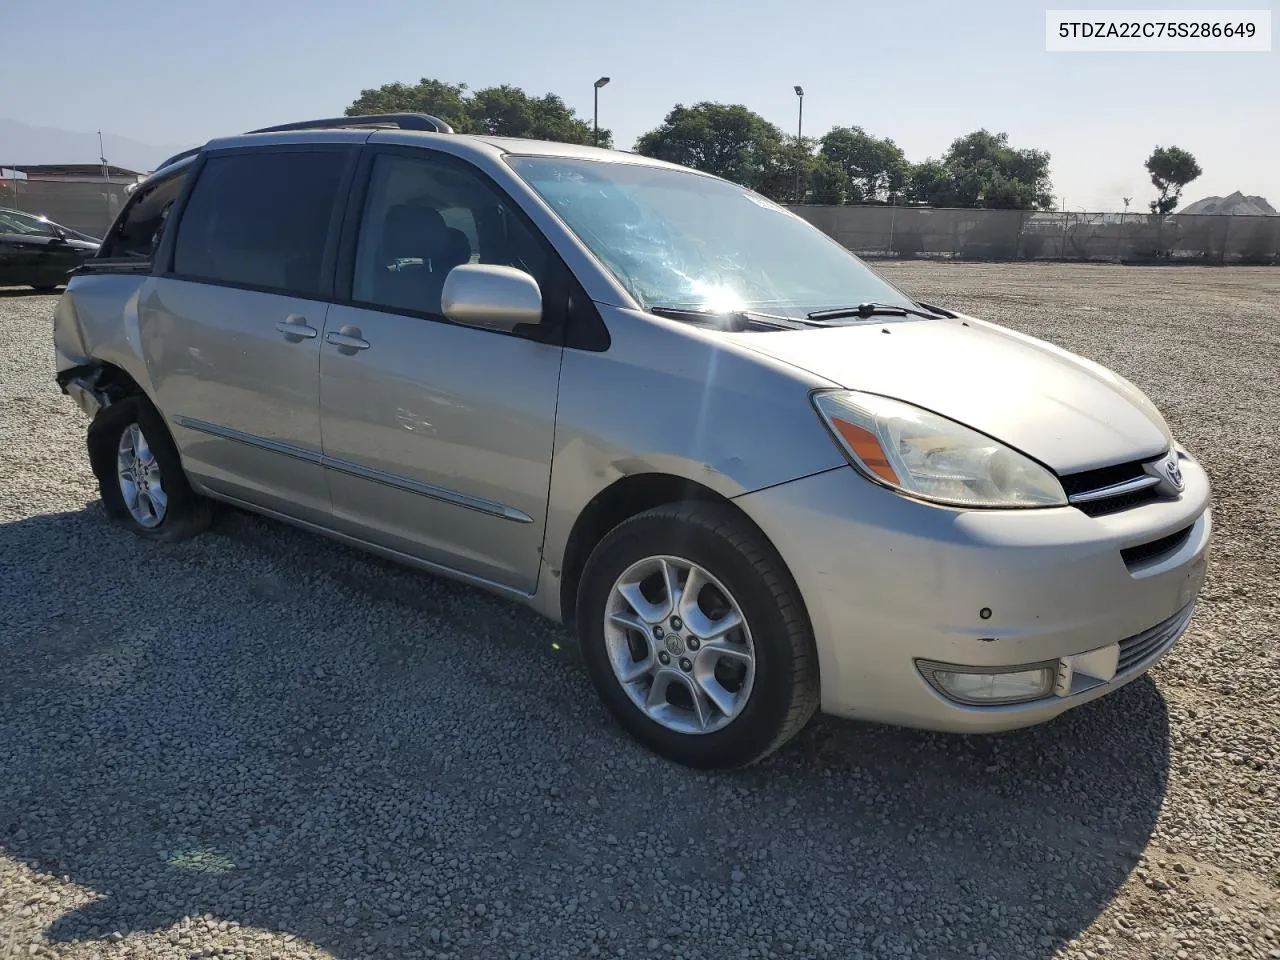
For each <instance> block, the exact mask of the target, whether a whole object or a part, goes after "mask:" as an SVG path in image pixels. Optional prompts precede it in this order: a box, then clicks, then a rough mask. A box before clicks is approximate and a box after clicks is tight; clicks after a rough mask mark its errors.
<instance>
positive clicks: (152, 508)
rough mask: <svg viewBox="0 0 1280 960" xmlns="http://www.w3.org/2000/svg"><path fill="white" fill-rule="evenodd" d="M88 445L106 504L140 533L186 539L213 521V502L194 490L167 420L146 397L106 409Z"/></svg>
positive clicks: (95, 422) (95, 423) (96, 419)
mask: <svg viewBox="0 0 1280 960" xmlns="http://www.w3.org/2000/svg"><path fill="white" fill-rule="evenodd" d="M88 446H89V463H90V464H91V465H92V467H93V472H94V475H95V476H97V478H98V490H99V492H100V493H101V495H102V504H103V506H104V507H106V510H107V513H108V514H109V515H110V516H111V517H113V518H114V519H116V520H119V521H120V522H122V523H123V524H124V525H125V526H127V527H129V528H130V529H131V530H132V531H133V532H134V533H136V534H138V535H139V536H141V537H145V538H147V539H149V540H169V541H173V540H184V539H186V538H187V537H191V536H194V535H195V534H197V533H199V532H200V531H202V530H204V529H205V528H206V527H208V526H209V521H210V518H211V513H210V509H209V502H208V501H207V500H205V499H204V498H203V497H201V496H199V495H198V494H196V492H195V491H194V490H192V489H191V485H190V484H189V483H188V482H187V476H186V473H185V472H184V471H183V469H182V460H181V458H180V457H179V456H178V449H177V447H175V446H174V444H173V440H172V438H170V436H169V431H168V429H167V428H166V427H165V424H164V420H163V419H161V417H160V414H159V413H157V412H156V409H155V407H153V406H152V405H151V404H150V403H149V402H148V401H147V400H146V398H145V397H128V398H126V399H124V400H121V401H119V402H117V403H113V404H111V405H110V406H109V407H104V408H103V409H102V410H100V411H99V412H98V415H97V416H96V417H94V420H93V423H92V424H91V425H90V426H89V439H88Z"/></svg>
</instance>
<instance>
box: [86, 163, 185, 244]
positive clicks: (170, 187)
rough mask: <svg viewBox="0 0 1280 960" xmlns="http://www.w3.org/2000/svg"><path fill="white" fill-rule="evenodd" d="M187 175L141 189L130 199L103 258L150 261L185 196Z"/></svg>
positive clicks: (181, 174) (182, 174)
mask: <svg viewBox="0 0 1280 960" xmlns="http://www.w3.org/2000/svg"><path fill="white" fill-rule="evenodd" d="M186 178H187V175H186V172H185V171H184V172H182V173H180V174H176V175H174V176H172V177H169V178H167V179H165V180H162V181H160V182H159V183H151V184H147V185H146V186H144V187H139V188H138V191H137V192H136V193H135V194H134V195H133V196H132V197H130V198H129V205H128V206H127V207H125V211H124V217H123V218H122V219H121V220H120V221H119V223H118V224H117V225H116V228H115V229H114V230H112V231H111V235H110V236H109V237H107V239H106V241H105V242H104V244H103V251H102V256H104V257H119V258H122V259H127V260H150V259H151V257H152V256H154V254H155V252H156V247H158V246H159V245H160V236H161V234H162V233H163V231H164V225H165V221H166V220H167V219H168V216H169V208H170V207H172V206H173V202H174V201H175V200H177V199H178V194H179V193H181V192H182V184H183V182H184V181H185V180H186Z"/></svg>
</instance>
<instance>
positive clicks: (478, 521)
mask: <svg viewBox="0 0 1280 960" xmlns="http://www.w3.org/2000/svg"><path fill="white" fill-rule="evenodd" d="M365 169H366V171H367V172H366V173H364V174H363V176H365V177H367V190H366V192H365V202H364V206H363V211H362V213H361V215H360V225H359V233H358V237H357V240H356V248H355V254H354V264H353V266H352V270H351V274H352V276H351V288H350V303H349V304H347V305H340V304H335V305H334V306H332V307H331V308H330V310H329V313H328V316H327V317H326V320H325V335H324V337H323V338H322V339H323V343H322V344H321V348H320V410H321V426H322V430H323V437H324V463H325V466H326V468H327V471H328V474H329V486H330V492H331V495H332V498H333V511H334V523H335V524H336V525H337V526H338V527H339V528H340V529H342V530H343V531H344V532H347V533H350V534H352V535H354V536H358V537H360V538H361V539H365V540H369V541H372V542H374V543H377V544H379V545H381V546H384V547H387V548H390V549H393V550H396V551H398V552H400V553H403V554H407V555H409V556H411V557H415V558H418V559H421V560H426V561H428V562H432V563H436V564H439V565H442V566H445V567H447V568H449V569H451V570H455V571H458V572H462V573H465V574H469V575H471V576H474V577H477V578H480V579H483V580H486V581H489V582H491V583H495V584H499V585H502V586H504V587H507V588H510V589H514V590H518V591H521V592H526V593H531V592H533V590H534V588H535V586H536V583H537V572H538V561H539V550H540V548H541V544H542V535H543V530H544V527H545V520H546V507H547V492H548V486H549V484H550V477H551V451H552V441H553V434H554V430H555V414H556V391H557V387H558V383H559V377H560V358H561V347H560V346H558V345H555V344H550V343H539V342H535V341H534V340H532V339H528V338H525V337H522V336H517V335H510V334H504V333H498V332H494V331H489V330H480V329H476V328H473V327H467V326H461V325H458V324H454V323H451V322H449V321H448V320H446V319H445V318H444V317H443V316H442V314H441V312H440V293H441V288H442V287H443V284H444V278H445V276H446V275H447V274H448V271H449V270H450V269H452V268H453V267H454V266H457V265H459V264H463V263H467V262H479V263H496V264H504V265H509V266H515V267H518V268H520V269H523V270H526V271H527V272H528V273H530V274H531V275H532V276H533V277H534V278H535V279H536V280H538V281H539V282H540V284H541V285H543V289H544V291H545V290H546V289H547V286H546V283H545V280H546V274H547V271H548V270H550V269H552V262H553V255H552V254H551V253H550V252H549V250H548V249H547V247H546V246H545V244H544V242H543V241H542V239H541V237H539V236H537V235H535V233H534V232H533V228H532V227H530V226H527V224H526V221H524V220H523V219H522V218H521V217H520V216H519V215H518V214H517V212H516V211H515V209H514V206H513V204H511V202H510V200H509V199H507V198H505V197H504V196H503V195H502V194H501V193H500V192H499V190H498V188H497V187H496V186H494V185H493V184H492V183H491V182H490V181H488V180H487V179H486V178H485V177H484V176H483V175H481V174H480V173H479V172H478V171H476V170H475V169H474V168H473V167H471V166H470V165H469V164H466V163H464V162H462V161H459V160H457V159H456V158H453V157H448V156H444V155H440V154H434V153H429V152H427V151H423V150H415V151H412V152H409V153H406V152H399V151H396V150H395V148H385V149H380V150H377V151H372V152H371V156H370V158H369V161H368V163H367V164H366V168H365ZM342 282H343V280H342V278H341V277H340V278H339V288H340V291H341V285H342Z"/></svg>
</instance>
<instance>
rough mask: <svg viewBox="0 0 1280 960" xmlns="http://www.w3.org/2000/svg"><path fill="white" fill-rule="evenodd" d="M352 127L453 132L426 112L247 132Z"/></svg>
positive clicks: (192, 153) (172, 159)
mask: <svg viewBox="0 0 1280 960" xmlns="http://www.w3.org/2000/svg"><path fill="white" fill-rule="evenodd" d="M351 127H356V128H359V127H396V128H399V129H400V130H423V131H426V132H427V133H453V127H451V126H449V124H447V123H445V122H444V121H443V120H441V119H440V118H439V117H433V116H431V114H429V113H372V114H365V115H363V116H358V117H329V118H327V119H324V120H300V121H298V122H296V123H282V124H279V125H277V126H274V127H263V128H261V129H260V130H249V131H247V132H248V133H283V132H284V131H286V130H333V129H338V128H351ZM203 149H204V148H203V147H193V148H191V149H190V150H183V151H182V152H181V153H175V154H174V155H173V156H172V157H170V158H169V159H168V160H166V161H165V162H164V163H162V164H160V166H158V167H156V170H163V169H164V168H165V167H170V166H173V164H175V163H177V162H178V161H179V160H183V159H185V158H187V157H193V156H195V155H196V154H197V153H199V152H200V151H201V150H203Z"/></svg>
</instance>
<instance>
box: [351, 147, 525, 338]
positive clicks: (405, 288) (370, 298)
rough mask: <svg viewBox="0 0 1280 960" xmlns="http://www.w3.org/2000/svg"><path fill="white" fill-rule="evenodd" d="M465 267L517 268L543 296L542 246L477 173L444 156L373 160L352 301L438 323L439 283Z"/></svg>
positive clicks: (400, 156) (509, 206)
mask: <svg viewBox="0 0 1280 960" xmlns="http://www.w3.org/2000/svg"><path fill="white" fill-rule="evenodd" d="M464 263H492V264H499V265H503V266H510V267H516V268H517V269H520V270H523V271H525V272H526V273H528V274H530V275H531V276H533V278H534V279H535V280H537V281H538V282H539V284H540V285H542V286H543V289H544V290H545V289H546V286H545V280H546V276H547V271H548V269H549V256H548V253H547V250H546V248H545V246H544V245H543V244H542V242H541V241H540V240H539V239H538V238H537V237H535V236H534V235H533V234H532V233H531V232H530V230H529V229H528V228H527V227H526V226H525V225H524V223H523V221H521V220H520V219H519V217H518V216H517V215H516V213H515V211H514V209H513V208H512V206H511V204H510V201H509V200H507V199H506V198H505V197H503V196H502V195H501V194H500V193H499V191H498V190H497V189H495V188H494V187H493V186H492V185H491V184H490V183H489V182H488V181H487V180H486V179H485V178H484V177H483V176H482V175H481V174H480V173H479V172H478V171H476V170H473V169H471V168H469V167H468V166H466V165H465V164H463V163H462V162H460V161H454V160H451V159H449V158H444V157H438V158H433V157H430V156H424V157H409V156H403V155H399V154H382V155H380V156H379V157H377V159H376V160H375V161H374V164H373V170H372V173H371V176H370V181H369V190H368V195H367V199H366V200H365V207H364V214H363V217H362V218H361V223H360V237H359V240H358V241H357V247H356V261H355V272H354V275H353V277H352V284H351V299H352V300H354V301H356V302H358V303H365V304H370V305H372V306H378V307H385V308H389V309H393V310H403V311H405V312H409V313H424V314H429V315H433V316H439V315H440V294H441V292H442V290H443V289H444V281H445V278H446V277H447V276H448V275H449V271H450V270H452V269H453V268H454V267H456V266H460V265H462V264H464Z"/></svg>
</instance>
